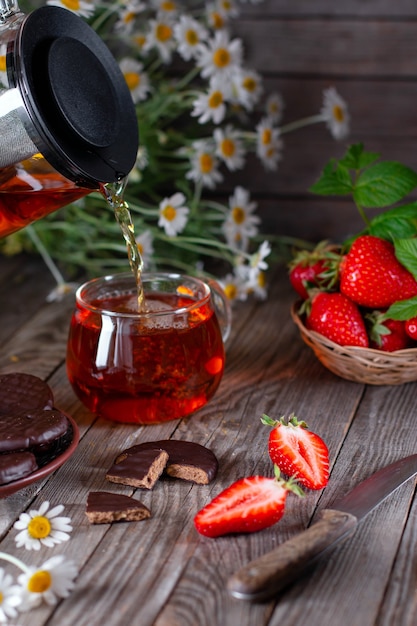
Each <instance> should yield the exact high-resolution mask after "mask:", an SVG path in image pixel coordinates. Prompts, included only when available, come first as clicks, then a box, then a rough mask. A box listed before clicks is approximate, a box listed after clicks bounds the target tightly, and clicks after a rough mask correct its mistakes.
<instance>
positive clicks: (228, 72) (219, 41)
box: [197, 30, 243, 80]
mask: <svg viewBox="0 0 417 626" xmlns="http://www.w3.org/2000/svg"><path fill="white" fill-rule="evenodd" d="M242 55H243V48H242V41H241V40H240V39H233V40H232V41H230V39H229V35H228V33H227V32H225V31H223V30H222V31H218V32H216V33H215V35H214V38H212V39H210V40H209V41H208V42H207V44H201V46H200V47H199V52H198V57H197V64H198V66H199V67H200V68H201V76H202V77H203V78H211V77H212V76H218V77H219V78H222V79H225V80H230V79H231V78H232V76H233V73H234V72H235V71H236V69H237V68H239V67H240V65H241V62H242Z"/></svg>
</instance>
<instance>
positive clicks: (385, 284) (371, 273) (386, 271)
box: [340, 235, 417, 309]
mask: <svg viewBox="0 0 417 626" xmlns="http://www.w3.org/2000/svg"><path fill="white" fill-rule="evenodd" d="M340 291H341V292H342V293H343V294H345V296H348V297H349V298H350V299H351V300H353V301H354V302H356V304H359V305H361V306H365V307H368V308H370V309H379V308H385V307H389V306H391V304H393V303H394V302H397V301H398V300H406V299H408V298H412V297H413V296H415V295H417V281H416V280H415V278H414V276H413V275H412V274H411V273H410V272H409V271H408V270H407V269H406V268H405V267H404V266H403V265H401V263H400V262H399V261H398V259H397V258H396V256H395V249H394V246H393V245H392V243H391V242H389V241H385V240H384V239H380V238H379V237H374V236H373V235H362V236H361V237H358V238H357V239H356V240H355V241H354V242H353V244H352V247H351V249H350V251H349V252H348V253H347V255H346V256H345V257H344V258H343V260H342V262H341V265H340Z"/></svg>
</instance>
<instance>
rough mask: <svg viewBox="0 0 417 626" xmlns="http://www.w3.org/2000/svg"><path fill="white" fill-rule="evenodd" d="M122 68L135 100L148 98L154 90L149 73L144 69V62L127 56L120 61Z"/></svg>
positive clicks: (139, 100)
mask: <svg viewBox="0 0 417 626" xmlns="http://www.w3.org/2000/svg"><path fill="white" fill-rule="evenodd" d="M119 65H120V69H121V71H122V73H123V76H124V78H125V81H126V83H127V86H128V87H129V91H130V95H131V96H132V100H133V102H135V103H137V102H141V101H142V100H146V98H147V96H148V94H149V93H150V91H151V90H152V87H151V84H150V81H149V78H148V75H147V74H146V72H144V71H143V64H142V63H140V62H139V61H136V60H135V59H130V58H128V57H125V58H124V59H122V60H121V61H120V64H119Z"/></svg>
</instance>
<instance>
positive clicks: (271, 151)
mask: <svg viewBox="0 0 417 626" xmlns="http://www.w3.org/2000/svg"><path fill="white" fill-rule="evenodd" d="M256 133H257V149H256V153H257V155H258V157H259V158H260V160H261V161H262V163H263V165H264V167H265V168H266V169H268V170H274V169H276V167H277V165H278V162H279V161H280V160H281V158H282V148H283V142H282V139H281V137H280V131H279V128H276V127H274V125H273V123H272V121H271V120H270V119H269V118H267V117H266V118H263V119H262V120H261V121H260V123H259V124H258V126H257V127H256Z"/></svg>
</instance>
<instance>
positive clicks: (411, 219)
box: [368, 202, 417, 242]
mask: <svg viewBox="0 0 417 626" xmlns="http://www.w3.org/2000/svg"><path fill="white" fill-rule="evenodd" d="M368 232H369V233H370V234H371V235H375V236H376V237H381V239H387V240H388V241H392V242H393V241H394V240H395V239H407V238H408V237H413V236H415V235H416V234H417V202H410V204H405V205H403V206H399V207H395V208H394V209H390V210H388V211H385V212H384V213H380V214H379V215H377V216H376V217H374V218H373V219H372V220H371V222H370V224H369V229H368Z"/></svg>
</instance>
